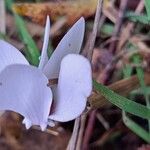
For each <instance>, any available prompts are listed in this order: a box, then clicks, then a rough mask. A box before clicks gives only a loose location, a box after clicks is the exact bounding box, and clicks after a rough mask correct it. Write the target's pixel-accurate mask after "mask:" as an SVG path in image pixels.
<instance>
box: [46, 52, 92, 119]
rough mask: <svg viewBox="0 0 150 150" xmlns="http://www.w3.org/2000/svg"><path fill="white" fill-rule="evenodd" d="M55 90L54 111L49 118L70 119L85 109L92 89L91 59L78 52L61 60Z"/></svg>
mask: <svg viewBox="0 0 150 150" xmlns="http://www.w3.org/2000/svg"><path fill="white" fill-rule="evenodd" d="M53 90H54V91H55V92H54V111H53V112H52V113H51V114H50V116H49V119H52V120H56V121H62V122H65V121H69V120H72V119H75V118H76V117H78V116H79V115H80V114H81V113H82V112H83V110H84V109H85V106H86V102H87V97H88V96H90V94H91V91H92V74H91V66H90V63H89V61H88V60H87V59H86V58H85V57H83V56H82V55H78V54H69V55H67V56H65V57H64V58H63V60H62V62H61V68H60V75H59V79H58V87H57V88H56V89H53Z"/></svg>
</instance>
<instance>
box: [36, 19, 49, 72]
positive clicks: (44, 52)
mask: <svg viewBox="0 0 150 150" xmlns="http://www.w3.org/2000/svg"><path fill="white" fill-rule="evenodd" d="M49 34H50V19H49V16H47V19H46V26H45V34H44V43H43V48H42V54H41V58H40V63H39V68H40V69H43V67H44V66H45V64H46V63H47V62H48V55H47V49H48V42H49Z"/></svg>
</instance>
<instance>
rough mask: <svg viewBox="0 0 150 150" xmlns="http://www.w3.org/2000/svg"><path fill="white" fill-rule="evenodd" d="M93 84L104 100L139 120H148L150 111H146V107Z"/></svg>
mask: <svg viewBox="0 0 150 150" xmlns="http://www.w3.org/2000/svg"><path fill="white" fill-rule="evenodd" d="M93 84H94V87H95V89H96V90H97V91H99V92H101V94H102V95H103V96H104V97H105V98H107V99H108V100H109V101H110V102H111V103H112V104H114V105H116V106H117V107H119V108H120V109H122V110H124V111H126V112H129V113H131V114H134V115H136V116H139V117H141V118H144V119H150V109H148V108H147V107H146V106H144V105H142V104H139V103H136V102H134V101H131V100H129V99H127V98H125V97H123V96H120V95H118V94H116V93H115V92H113V91H112V90H110V89H109V88H107V87H106V86H104V85H102V84H99V83H97V82H96V81H93Z"/></svg>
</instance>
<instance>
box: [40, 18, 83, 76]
mask: <svg viewBox="0 0 150 150" xmlns="http://www.w3.org/2000/svg"><path fill="white" fill-rule="evenodd" d="M84 30H85V21H84V18H83V17H82V18H81V19H79V20H78V21H77V22H76V23H75V24H74V25H73V27H72V28H71V29H70V30H69V31H68V32H67V34H66V35H65V36H64V37H63V39H62V40H61V41H60V43H59V44H58V46H57V48H56V49H55V51H54V52H53V54H52V56H51V58H50V60H49V61H48V63H47V64H46V65H45V67H44V69H43V71H44V74H45V75H46V76H47V78H48V79H53V78H58V74H59V70H60V63H61V60H62V58H63V57H64V56H66V55H67V54H71V53H76V54H78V53H79V52H80V49H81V45H82V41H83V37H84Z"/></svg>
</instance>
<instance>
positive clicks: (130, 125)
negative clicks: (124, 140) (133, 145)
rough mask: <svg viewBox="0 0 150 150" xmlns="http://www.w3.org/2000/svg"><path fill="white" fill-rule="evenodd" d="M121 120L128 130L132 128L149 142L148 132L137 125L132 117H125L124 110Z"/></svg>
mask: <svg viewBox="0 0 150 150" xmlns="http://www.w3.org/2000/svg"><path fill="white" fill-rule="evenodd" d="M123 122H124V124H125V125H126V126H127V127H128V128H129V129H130V130H132V131H133V132H134V133H136V134H137V135H138V136H139V137H141V138H142V139H144V140H145V141H146V142H148V143H150V134H149V133H148V132H147V131H146V130H144V129H143V128H142V127H141V126H139V125H138V124H137V123H135V122H134V121H133V120H132V119H130V118H129V117H127V116H126V115H125V113H124V112H123Z"/></svg>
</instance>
